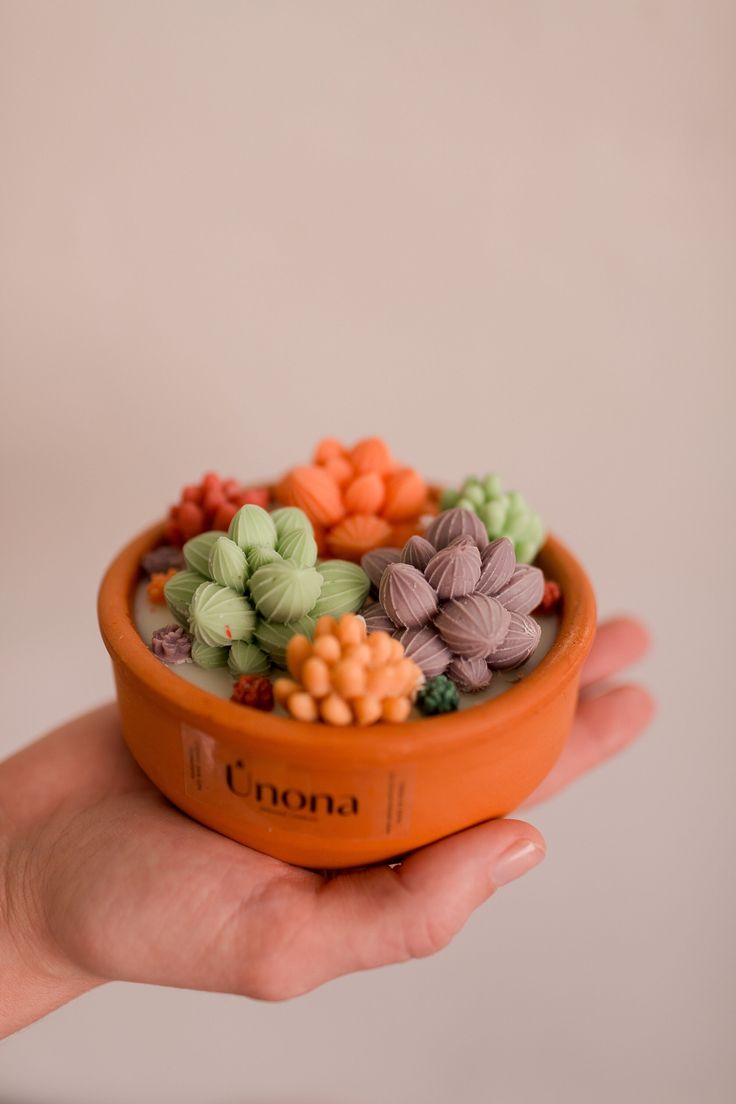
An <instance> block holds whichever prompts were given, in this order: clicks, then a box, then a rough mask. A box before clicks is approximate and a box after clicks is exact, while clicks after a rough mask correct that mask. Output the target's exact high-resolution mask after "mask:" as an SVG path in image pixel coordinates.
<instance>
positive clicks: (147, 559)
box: [141, 544, 184, 576]
mask: <svg viewBox="0 0 736 1104" xmlns="http://www.w3.org/2000/svg"><path fill="white" fill-rule="evenodd" d="M141 567H142V568H143V570H144V571H145V573H146V575H149V576H150V575H161V574H165V573H166V572H167V571H169V570H170V569H171V568H172V567H175V568H176V570H177V571H181V570H182V568H183V567H184V556H183V555H182V551H181V548H177V547H176V545H175V544H160V545H159V546H158V548H153V549H151V551H150V552H146V554H145V556H143V558H142V559H141Z"/></svg>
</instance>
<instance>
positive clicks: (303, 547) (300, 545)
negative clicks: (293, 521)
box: [276, 529, 317, 567]
mask: <svg viewBox="0 0 736 1104" xmlns="http://www.w3.org/2000/svg"><path fill="white" fill-rule="evenodd" d="M276 550H277V552H278V553H279V555H280V556H281V557H282V558H283V559H284V560H290V561H291V562H292V563H296V564H299V565H300V566H301V567H314V565H315V564H316V562H317V542H316V540H315V539H314V537H313V536H312V534H311V533H308V532H306V530H305V529H292V530H291V532H290V533H285V534H284V536H283V537H281V538H280V540H279V543H278V544H277V545H276Z"/></svg>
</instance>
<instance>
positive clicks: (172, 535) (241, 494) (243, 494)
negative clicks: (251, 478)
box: [166, 472, 270, 547]
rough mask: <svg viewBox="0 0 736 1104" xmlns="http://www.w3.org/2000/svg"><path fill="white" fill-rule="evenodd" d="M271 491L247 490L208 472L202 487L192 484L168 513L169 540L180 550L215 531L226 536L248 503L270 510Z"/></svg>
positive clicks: (241, 485)
mask: <svg viewBox="0 0 736 1104" xmlns="http://www.w3.org/2000/svg"><path fill="white" fill-rule="evenodd" d="M269 500H270V495H269V492H268V487H247V486H244V485H243V484H242V483H239V482H238V480H237V479H222V478H221V477H220V476H219V475H216V474H215V472H208V473H207V474H206V475H205V476H204V478H203V479H202V482H201V483H196V484H195V483H192V484H190V485H189V486H187V487H184V489H183V490H182V492H181V498H180V499H179V502H177V503H176V505H174V506H172V507H171V509H170V510H169V520H168V522H167V524H166V539H167V540H168V541H171V543H172V544H174V545H177V546H179V547H181V545H182V544H184V542H185V541H188V540H191V538H192V537H197V536H199V534H200V533H207V532H209V531H210V530H212V529H222V530H223V532H225V531H226V530H227V528H228V526H229V525H230V522H231V521H232V519H233V517H234V516H235V514H236V513H237V512H238V510H239V509H240V507H241V506H246V505H248V504H249V503H250V504H252V505H255V506H262V507H263V509H264V510H267V509H268V506H269Z"/></svg>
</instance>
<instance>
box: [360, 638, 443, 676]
mask: <svg viewBox="0 0 736 1104" xmlns="http://www.w3.org/2000/svg"><path fill="white" fill-rule="evenodd" d="M370 631H371V630H370V627H369V632H370ZM397 639H398V640H400V641H401V643H402V645H403V648H404V654H405V655H407V656H408V657H409V659H413V660H414V662H415V663H416V665H417V666H418V667H421V668H422V671H423V672H424V674H425V676H426V677H427V678H434V677H435V675H441V674H442V672H443V671H446V670H447V667H448V665H449V663H450V661H451V660H452V653H451V651H450V649H449V648H448V647H447V645H446V644H445V642H444V640H443V639H442V637H441V636H440V634H439V633H438V632H437V630H436V629H435V628H434V627H433V626H432V625H422V627H421V628H419V629H404V631H403V632H402V633H400V634H399V636H398V637H397Z"/></svg>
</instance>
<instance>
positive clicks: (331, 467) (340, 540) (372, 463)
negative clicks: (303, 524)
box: [276, 437, 435, 562]
mask: <svg viewBox="0 0 736 1104" xmlns="http://www.w3.org/2000/svg"><path fill="white" fill-rule="evenodd" d="M276 493H277V496H278V498H279V501H281V502H282V503H283V504H284V505H286V506H298V507H299V508H300V509H301V510H303V511H304V513H305V514H307V516H308V517H309V519H310V520H311V521H312V523H313V525H314V526H315V531H316V534H317V535H318V539H319V544H320V551H321V552H322V553H325V554H328V555H330V556H337V557H339V558H341V559H345V560H352V561H354V562H357V561H359V560H360V557H361V556H362V555H364V554H365V553H366V552H370V551H371V550H372V549H374V548H381V547H385V546H386V545H392V544H397V545H402V544H404V543H405V541H406V540H407V537H408V536H411V535H412V533H416V532H419V530H420V528H421V526H420V518H421V516H422V515H423V514H426V513H434V512H435V506H434V504H433V503H432V501H431V499H430V495H429V491H428V488H427V484H426V483H425V481H424V479H423V478H422V477H421V475H420V474H419V473H418V472H417V471H415V470H414V468H409V467H404V466H402V465H400V464H398V463H397V462H396V460H394V458H393V456H392V454H391V450H390V449H389V447H388V445H387V444H386V442H385V441H383V440H382V439H381V438H380V437H366V438H365V439H364V440H362V441H358V443H357V444H356V445H354V446H353V447H352V448H350V449H349V448H346V447H345V446H344V445H343V444H342V443H341V442H340V441H338V440H336V439H335V438H332V437H326V438H324V439H323V440H321V441H320V442H319V444H318V445H317V447H316V449H315V450H314V456H313V458H312V463H311V464H305V465H300V466H298V467H295V468H292V469H291V470H290V471H289V472H287V473H286V475H285V476H284V477H283V478H282V480H281V481H280V483H279V484H278V486H277V488H276Z"/></svg>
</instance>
